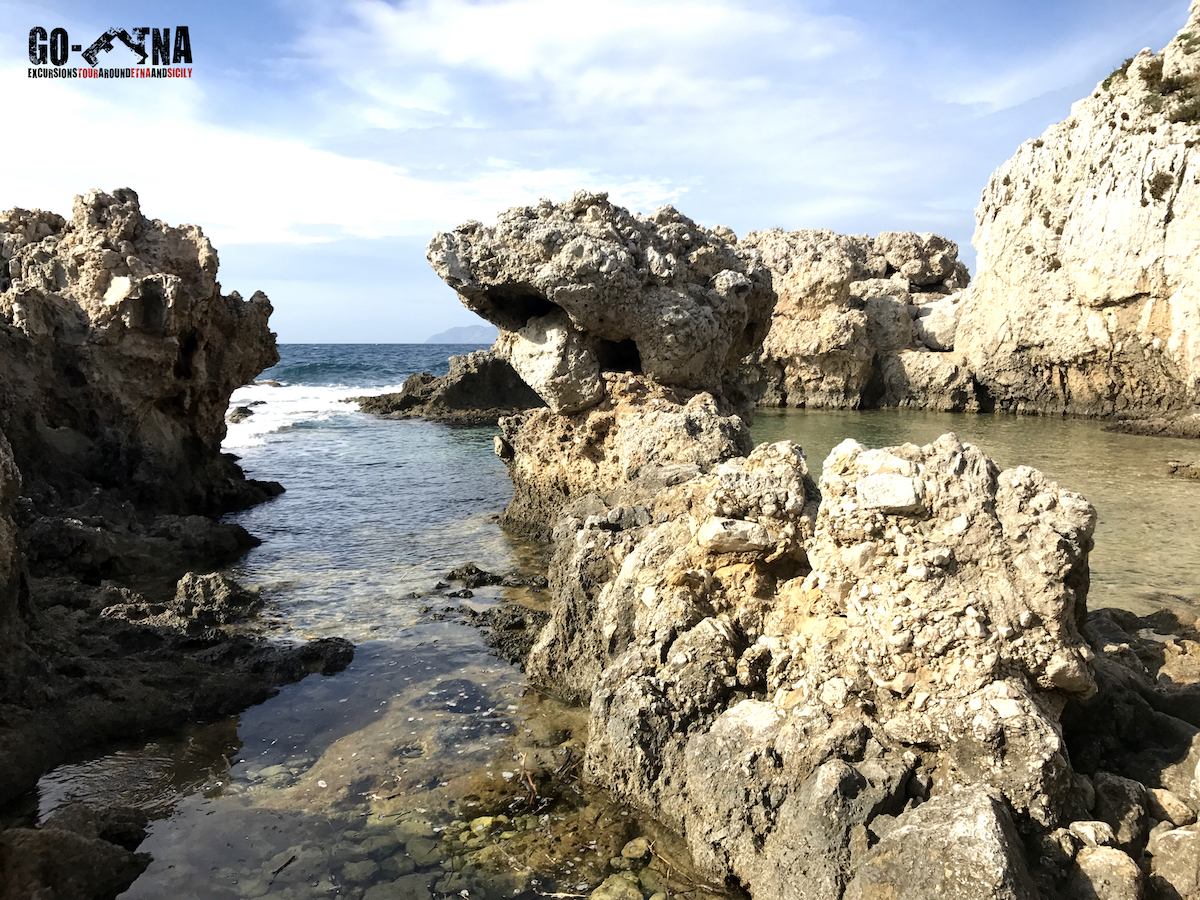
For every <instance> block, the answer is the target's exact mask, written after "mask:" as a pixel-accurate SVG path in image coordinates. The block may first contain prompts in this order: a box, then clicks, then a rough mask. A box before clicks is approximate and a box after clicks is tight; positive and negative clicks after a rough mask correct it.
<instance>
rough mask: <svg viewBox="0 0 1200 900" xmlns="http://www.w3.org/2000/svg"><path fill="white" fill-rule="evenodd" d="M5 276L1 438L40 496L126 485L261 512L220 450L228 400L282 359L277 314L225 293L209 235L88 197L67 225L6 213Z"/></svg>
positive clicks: (262, 301)
mask: <svg viewBox="0 0 1200 900" xmlns="http://www.w3.org/2000/svg"><path fill="white" fill-rule="evenodd" d="M0 268H2V269H3V270H4V271H5V273H6V275H8V277H7V278H5V279H4V281H3V282H0V288H3V293H0V356H2V357H3V359H4V360H5V365H4V366H3V368H0V397H2V398H3V399H2V400H0V426H2V427H3V429H4V431H5V433H6V434H7V436H8V439H9V441H10V443H11V444H12V449H13V455H14V457H15V458H16V460H17V464H18V465H19V466H20V468H21V471H22V474H23V475H24V478H25V480H26V490H27V491H31V492H38V491H39V490H40V488H41V486H42V485H45V486H48V487H49V488H51V489H53V490H54V491H57V492H58V493H60V494H61V495H63V496H64V497H69V496H70V495H72V494H78V493H79V492H80V491H81V490H82V491H83V493H84V495H86V494H87V493H90V491H91V489H92V487H94V486H95V485H101V486H105V487H111V486H115V485H119V486H121V489H122V490H123V492H124V493H126V494H127V495H128V496H131V497H133V498H134V499H136V500H138V501H139V502H140V503H142V504H143V505H145V506H148V507H152V508H156V509H158V510H159V511H161V512H171V513H176V514H178V513H192V512H205V513H210V512H221V511H225V510H227V509H230V508H232V507H236V506H244V505H247V503H248V502H254V501H257V500H261V499H263V497H262V495H261V494H260V493H258V492H256V491H254V490H253V487H252V486H249V487H248V486H247V484H246V482H245V481H244V480H243V478H242V474H241V470H240V469H239V468H238V467H237V465H236V464H235V463H234V462H233V460H232V459H230V458H228V457H225V456H223V455H222V454H221V440H222V439H223V438H224V436H225V412H226V408H227V406H228V403H229V395H230V394H231V393H232V392H233V390H234V389H235V388H236V387H238V386H239V385H241V384H244V383H246V382H248V381H250V380H251V379H252V378H253V377H254V376H255V375H257V374H258V373H259V372H261V371H262V370H263V369H264V368H266V367H267V366H270V365H273V364H274V363H275V362H277V361H278V359H279V356H278V354H277V353H276V350H275V336H274V335H273V334H272V333H271V332H270V330H269V329H268V327H267V317H268V316H269V315H270V312H271V304H270V302H269V301H268V300H267V298H266V296H265V295H263V294H261V293H259V294H255V295H254V296H253V297H252V298H251V299H250V300H248V301H243V300H242V299H241V297H240V296H239V295H238V294H237V293H232V294H230V295H228V296H225V295H222V294H221V289H220V285H219V284H218V283H217V281H216V274H217V254H216V251H215V250H213V247H212V245H211V244H210V243H209V242H208V239H207V238H205V237H204V235H203V234H202V233H201V231H200V229H199V228H197V227H196V226H194V225H185V226H181V227H178V228H176V227H172V226H168V225H166V224H165V223H163V222H161V221H158V220H157V219H147V218H145V217H144V216H143V215H142V213H141V208H140V205H139V203H138V197H137V194H136V193H134V192H133V191H132V190H129V189H128V188H122V189H119V190H117V191H114V192H113V193H112V194H106V193H103V192H101V191H90V192H88V193H87V194H84V195H81V196H79V197H77V198H76V200H75V207H74V210H73V212H72V216H71V219H70V221H69V222H68V221H66V220H64V219H63V218H62V217H61V216H57V215H54V214H53V213H44V212H41V211H40V210H34V211H32V212H29V211H26V210H19V209H17V210H10V211H9V212H7V213H3V214H0Z"/></svg>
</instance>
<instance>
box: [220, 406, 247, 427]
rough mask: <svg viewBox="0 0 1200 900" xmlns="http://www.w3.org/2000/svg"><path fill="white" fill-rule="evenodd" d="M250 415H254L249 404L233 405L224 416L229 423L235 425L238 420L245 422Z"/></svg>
mask: <svg viewBox="0 0 1200 900" xmlns="http://www.w3.org/2000/svg"><path fill="white" fill-rule="evenodd" d="M252 415H254V410H252V409H251V408H250V407H249V406H235V407H234V408H233V409H231V410H230V411H229V415H227V416H226V417H225V421H226V422H228V423H229V424H230V425H236V424H237V423H238V422H245V421H246V420H247V419H248V418H250V417H251V416H252Z"/></svg>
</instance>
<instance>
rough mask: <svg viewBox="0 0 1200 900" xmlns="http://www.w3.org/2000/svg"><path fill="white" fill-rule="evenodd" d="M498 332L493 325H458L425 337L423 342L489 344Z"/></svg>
mask: <svg viewBox="0 0 1200 900" xmlns="http://www.w3.org/2000/svg"><path fill="white" fill-rule="evenodd" d="M498 334H499V332H498V331H497V330H496V326H495V325H460V326H459V327H458V328H448V329H446V330H445V331H439V332H438V333H437V334H435V335H433V336H432V337H427V338H425V343H427V344H490V343H492V342H494V341H495V340H496V336H497V335H498Z"/></svg>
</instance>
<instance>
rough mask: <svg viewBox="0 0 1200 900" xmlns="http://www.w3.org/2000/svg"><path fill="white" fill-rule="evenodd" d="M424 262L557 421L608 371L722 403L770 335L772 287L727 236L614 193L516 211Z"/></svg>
mask: <svg viewBox="0 0 1200 900" xmlns="http://www.w3.org/2000/svg"><path fill="white" fill-rule="evenodd" d="M426 257H427V258H428V260H429V263H430V265H431V266H433V269H434V271H435V272H437V274H438V275H439V276H440V277H441V278H442V280H443V281H445V282H446V283H447V284H448V285H450V286H451V287H452V288H454V289H455V290H456V291H457V292H458V294H459V297H460V298H461V299H462V302H463V303H464V304H465V305H466V306H467V307H468V308H469V309H471V310H472V311H473V312H475V313H477V314H479V315H480V316H482V317H483V318H485V319H487V320H488V321H490V322H493V323H495V324H496V325H497V326H499V328H500V338H499V340H498V341H497V344H496V348H497V350H498V351H500V352H502V353H503V354H505V355H506V358H507V359H508V361H509V362H510V363H511V364H512V365H513V368H514V369H516V371H517V373H518V374H519V375H520V376H521V377H522V378H523V379H524V380H525V381H526V383H528V384H529V385H530V386H531V387H533V388H534V390H536V391H537V392H538V393H539V394H540V395H541V397H542V399H544V400H545V401H546V403H547V405H548V406H549V407H550V408H551V409H552V410H553V411H554V412H561V413H573V412H578V411H580V410H582V409H586V408H588V407H589V406H592V405H594V404H596V403H598V402H600V399H601V397H602V396H603V390H602V386H601V378H600V376H601V373H602V372H606V371H625V372H632V373H644V374H645V375H647V376H649V377H650V378H652V379H654V380H655V381H656V382H658V383H660V384H663V385H674V386H680V387H685V388H689V389H692V390H708V391H717V390H720V388H721V386H722V381H723V379H724V377H725V376H726V375H727V374H728V373H730V372H732V371H733V370H734V369H735V368H736V367H737V365H738V363H739V362H740V360H741V359H742V357H744V356H746V355H747V354H748V353H750V352H752V351H753V350H755V349H756V348H757V347H758V344H759V342H760V341H761V340H762V337H763V335H764V334H765V333H766V325H767V317H768V316H769V315H770V310H771V305H772V304H773V302H774V293H773V292H772V290H771V285H770V279H769V276H768V274H767V272H766V270H765V269H764V268H763V267H762V265H761V264H760V263H759V261H758V259H757V257H756V256H755V255H754V254H753V253H749V252H746V251H744V250H741V249H739V248H738V246H737V245H736V243H735V238H734V236H733V233H732V232H730V231H729V230H728V229H722V228H717V229H715V230H712V231H710V230H708V229H706V228H703V227H701V226H699V225H697V224H696V223H695V222H693V221H692V220H691V219H689V218H687V217H686V216H684V215H682V214H681V213H679V212H677V211H676V210H675V209H673V208H672V207H669V206H667V207H663V208H661V209H659V210H658V211H656V212H655V213H654V214H653V215H652V216H649V217H647V216H641V215H636V214H631V213H630V212H629V211H628V210H625V209H623V208H621V207H619V206H614V205H613V204H612V203H610V202H609V200H608V195H607V194H589V193H585V192H582V191H581V192H577V193H576V194H575V196H574V197H572V198H571V200H569V201H567V202H566V203H562V204H554V203H551V202H550V201H549V200H543V201H542V202H541V203H539V204H538V205H537V206H529V207H514V208H513V209H510V210H508V211H507V212H504V213H502V214H501V215H500V217H499V218H498V220H497V222H496V224H495V225H492V226H485V225H483V224H481V223H479V222H474V221H472V222H466V223H464V224H463V225H460V226H459V227H458V228H456V229H455V230H454V231H452V232H439V233H438V234H436V235H435V236H434V237H433V239H432V240H431V241H430V243H429V247H428V249H427V250H426Z"/></svg>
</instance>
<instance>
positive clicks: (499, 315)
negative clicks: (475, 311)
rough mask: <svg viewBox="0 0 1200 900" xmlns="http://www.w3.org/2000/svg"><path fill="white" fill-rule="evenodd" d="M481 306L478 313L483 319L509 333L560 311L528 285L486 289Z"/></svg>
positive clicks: (509, 285) (555, 305)
mask: <svg viewBox="0 0 1200 900" xmlns="http://www.w3.org/2000/svg"><path fill="white" fill-rule="evenodd" d="M483 306H484V308H483V309H481V310H479V313H480V314H481V315H482V316H483V317H484V318H485V319H487V320H488V321H489V322H492V323H494V324H496V325H499V326H500V327H501V328H506V329H508V330H509V331H519V330H520V329H521V328H524V327H525V325H527V324H528V323H529V320H530V319H536V318H539V317H540V316H545V315H549V314H550V313H552V312H554V311H555V310H556V309H561V307H559V306H558V305H557V304H556V303H552V302H550V301H549V300H548V299H546V297H545V296H543V295H542V294H541V293H540V292H539V291H538V290H537V289H535V288H534V287H533V286H532V285H528V284H505V285H500V286H498V287H493V288H488V290H487V292H486V294H485V295H484V304H483Z"/></svg>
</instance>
